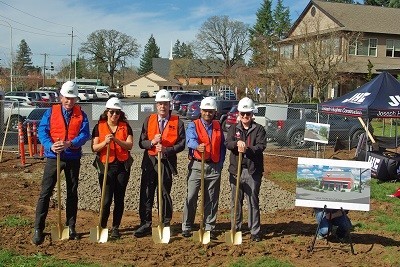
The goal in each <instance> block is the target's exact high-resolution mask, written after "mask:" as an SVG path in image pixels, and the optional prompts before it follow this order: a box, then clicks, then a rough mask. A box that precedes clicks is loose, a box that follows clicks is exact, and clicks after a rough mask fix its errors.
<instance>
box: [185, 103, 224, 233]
mask: <svg viewBox="0 0 400 267" xmlns="http://www.w3.org/2000/svg"><path fill="white" fill-rule="evenodd" d="M200 109H201V111H200V112H201V118H200V119H197V120H195V121H193V122H190V123H189V125H188V127H187V129H186V143H187V146H188V148H189V159H190V162H189V167H188V168H189V173H188V179H187V198H186V201H185V206H184V208H183V222H182V236H183V237H190V236H192V230H193V229H192V227H193V224H194V219H195V215H196V209H197V198H198V193H199V190H200V181H201V180H200V179H201V158H202V153H203V152H204V159H205V164H204V165H205V166H204V191H205V192H204V225H205V230H206V231H210V238H211V239H216V238H217V237H216V235H215V233H214V232H213V230H214V228H215V224H216V220H217V211H218V199H219V191H220V184H221V171H222V166H223V164H224V161H225V154H226V148H225V144H224V142H225V139H224V134H223V131H222V128H221V125H220V123H219V121H218V120H214V117H215V113H216V111H217V104H216V102H215V100H214V99H213V98H212V97H206V98H204V99H203V100H202V101H201V103H200Z"/></svg>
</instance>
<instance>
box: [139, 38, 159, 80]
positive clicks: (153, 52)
mask: <svg viewBox="0 0 400 267" xmlns="http://www.w3.org/2000/svg"><path fill="white" fill-rule="evenodd" d="M159 57H160V47H158V46H157V44H156V40H155V39H154V37H153V34H152V35H151V36H150V38H149V41H147V44H146V46H145V47H144V53H143V55H142V58H141V59H140V67H139V71H138V73H139V75H143V74H145V73H146V72H149V71H151V70H153V62H152V59H153V58H159Z"/></svg>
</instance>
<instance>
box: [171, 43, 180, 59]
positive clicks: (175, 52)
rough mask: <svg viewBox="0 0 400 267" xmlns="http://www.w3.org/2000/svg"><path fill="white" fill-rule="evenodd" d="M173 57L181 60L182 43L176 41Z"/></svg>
mask: <svg viewBox="0 0 400 267" xmlns="http://www.w3.org/2000/svg"><path fill="white" fill-rule="evenodd" d="M172 57H173V58H181V42H180V41H179V40H176V42H175V44H174V47H172Z"/></svg>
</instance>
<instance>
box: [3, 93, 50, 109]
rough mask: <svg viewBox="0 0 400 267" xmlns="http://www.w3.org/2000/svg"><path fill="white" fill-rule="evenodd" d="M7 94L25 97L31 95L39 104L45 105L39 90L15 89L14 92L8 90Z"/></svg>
mask: <svg viewBox="0 0 400 267" xmlns="http://www.w3.org/2000/svg"><path fill="white" fill-rule="evenodd" d="M6 95H8V96H24V97H30V98H31V99H32V101H33V102H34V103H35V104H36V105H37V106H39V107H40V106H43V105H44V103H45V102H44V101H43V100H42V96H41V95H40V93H38V92H32V91H13V92H7V93H6Z"/></svg>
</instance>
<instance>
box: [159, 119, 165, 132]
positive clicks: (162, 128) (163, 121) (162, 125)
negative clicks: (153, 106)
mask: <svg viewBox="0 0 400 267" xmlns="http://www.w3.org/2000/svg"><path fill="white" fill-rule="evenodd" d="M164 123H165V120H164V119H161V121H160V132H161V133H162V132H163V131H164Z"/></svg>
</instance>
